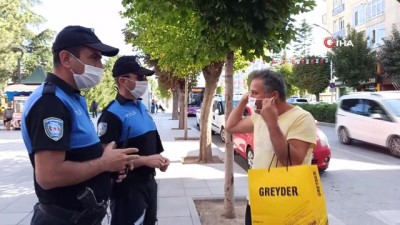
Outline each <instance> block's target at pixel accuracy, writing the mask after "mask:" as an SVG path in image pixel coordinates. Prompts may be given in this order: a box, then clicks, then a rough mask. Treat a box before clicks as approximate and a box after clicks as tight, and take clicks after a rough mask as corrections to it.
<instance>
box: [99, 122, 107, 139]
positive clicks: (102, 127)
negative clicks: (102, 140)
mask: <svg viewBox="0 0 400 225" xmlns="http://www.w3.org/2000/svg"><path fill="white" fill-rule="evenodd" d="M106 132H107V123H105V122H100V123H99V124H98V125H97V136H99V137H101V136H103V135H104V134H105V133H106Z"/></svg>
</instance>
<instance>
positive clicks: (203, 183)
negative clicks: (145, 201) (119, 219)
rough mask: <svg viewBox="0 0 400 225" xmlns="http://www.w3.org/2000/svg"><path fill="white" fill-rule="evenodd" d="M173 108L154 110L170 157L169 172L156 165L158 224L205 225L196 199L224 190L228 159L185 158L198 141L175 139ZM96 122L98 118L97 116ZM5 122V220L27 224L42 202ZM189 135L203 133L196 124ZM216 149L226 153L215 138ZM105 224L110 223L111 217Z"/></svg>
mask: <svg viewBox="0 0 400 225" xmlns="http://www.w3.org/2000/svg"><path fill="white" fill-rule="evenodd" d="M170 118H171V114H170V113H165V114H161V113H158V114H156V115H154V121H155V123H156V124H157V128H158V131H159V133H160V136H161V139H162V142H163V145H164V149H165V152H164V153H163V155H165V156H166V157H168V158H169V159H170V160H171V165H170V166H169V168H168V170H167V171H166V172H165V173H162V172H160V171H157V176H156V179H157V182H158V184H159V186H158V188H159V191H158V193H159V199H158V203H159V204H158V207H159V209H158V218H159V222H158V225H176V224H182V225H200V219H199V217H198V214H197V211H196V208H195V205H194V201H193V199H205V198H214V199H215V198H220V199H223V196H224V171H225V169H224V164H222V163H220V164H203V165H201V164H185V165H184V164H182V163H181V160H182V158H183V157H185V156H198V154H199V146H200V144H199V141H198V140H196V141H194V140H190V141H176V140H175V137H183V133H184V131H183V130H172V128H177V127H178V121H177V120H170ZM93 122H96V121H95V120H94V121H93ZM2 128H3V127H2V126H1V127H0V170H1V173H0V225H17V224H18V225H28V224H30V220H31V217H32V208H33V205H34V204H35V203H36V202H37V198H36V195H35V193H34V187H33V181H32V174H33V171H32V168H31V164H30V161H29V158H28V155H27V153H26V150H25V146H24V144H23V141H22V137H21V132H20V131H5V130H4V129H2ZM188 136H189V137H199V131H197V130H196V129H194V128H192V129H191V130H189V131H188ZM212 148H213V155H218V156H220V158H223V157H224V153H223V152H222V151H221V150H220V149H219V148H218V147H217V146H215V145H214V144H212ZM234 176H235V188H234V190H235V197H241V198H244V197H245V196H246V195H247V173H246V171H244V170H243V169H242V168H240V167H239V166H238V165H237V164H234ZM103 224H104V225H105V224H107V219H105V220H104V222H103Z"/></svg>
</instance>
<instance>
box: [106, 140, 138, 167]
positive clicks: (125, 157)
mask: <svg viewBox="0 0 400 225" xmlns="http://www.w3.org/2000/svg"><path fill="white" fill-rule="evenodd" d="M115 147H116V144H115V142H111V143H109V144H108V145H107V146H106V147H105V148H104V153H103V156H102V158H103V160H104V166H105V170H106V171H109V172H116V171H121V170H124V169H125V168H126V166H128V167H129V168H132V167H133V165H134V164H133V161H134V160H135V159H137V158H139V156H138V155H133V154H134V153H137V152H138V149H137V148H125V149H116V148H115Z"/></svg>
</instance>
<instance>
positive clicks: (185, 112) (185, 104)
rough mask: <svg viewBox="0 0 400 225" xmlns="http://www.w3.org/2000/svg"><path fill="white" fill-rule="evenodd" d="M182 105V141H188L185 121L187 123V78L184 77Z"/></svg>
mask: <svg viewBox="0 0 400 225" xmlns="http://www.w3.org/2000/svg"><path fill="white" fill-rule="evenodd" d="M184 99H185V101H183V102H184V105H183V115H184V116H183V129H184V132H183V140H187V139H188V126H187V121H188V117H187V108H188V102H187V101H188V79H187V77H185V94H184Z"/></svg>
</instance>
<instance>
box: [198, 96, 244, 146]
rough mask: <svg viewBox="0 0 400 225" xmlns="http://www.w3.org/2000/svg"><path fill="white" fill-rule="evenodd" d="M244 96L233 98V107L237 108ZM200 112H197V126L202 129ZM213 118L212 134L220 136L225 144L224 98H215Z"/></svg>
mask: <svg viewBox="0 0 400 225" xmlns="http://www.w3.org/2000/svg"><path fill="white" fill-rule="evenodd" d="M241 98H242V95H234V96H233V107H234V108H235V107H236V106H237V104H238V103H239V101H240V99H241ZM200 110H201V109H198V110H197V111H196V121H197V126H198V127H200V124H201V121H200ZM211 114H212V118H211V132H212V134H219V135H220V137H221V140H222V141H223V142H225V99H224V97H222V96H215V97H214V100H213V105H212V112H211Z"/></svg>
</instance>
